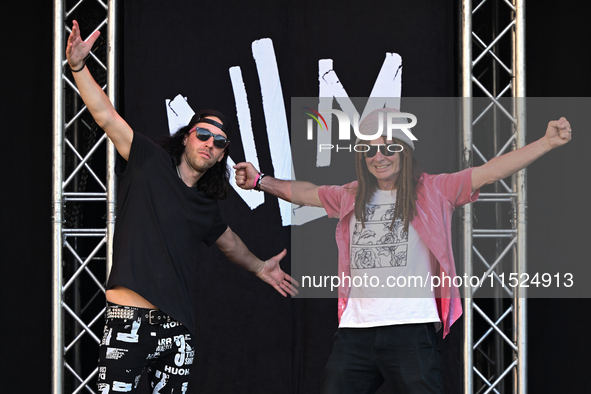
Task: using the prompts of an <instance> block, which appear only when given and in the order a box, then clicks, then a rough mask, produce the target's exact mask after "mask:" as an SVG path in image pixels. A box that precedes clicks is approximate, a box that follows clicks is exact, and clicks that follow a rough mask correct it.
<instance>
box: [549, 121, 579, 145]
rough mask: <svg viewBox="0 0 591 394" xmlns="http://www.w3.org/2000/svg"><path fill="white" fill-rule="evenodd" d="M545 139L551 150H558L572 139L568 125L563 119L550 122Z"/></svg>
mask: <svg viewBox="0 0 591 394" xmlns="http://www.w3.org/2000/svg"><path fill="white" fill-rule="evenodd" d="M545 137H546V140H547V141H548V143H549V144H550V146H551V147H552V148H558V147H559V146H562V145H564V144H566V143H567V142H569V141H570V140H571V139H572V138H573V134H572V129H571V128H570V123H569V122H568V120H566V118H564V117H562V118H560V119H559V120H552V121H550V122H549V123H548V128H547V129H546V135H545Z"/></svg>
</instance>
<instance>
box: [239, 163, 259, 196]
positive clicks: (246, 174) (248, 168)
mask: <svg viewBox="0 0 591 394" xmlns="http://www.w3.org/2000/svg"><path fill="white" fill-rule="evenodd" d="M234 169H235V170H236V184H237V185H238V186H239V187H240V188H242V189H244V190H251V189H254V186H255V184H254V182H255V179H256V177H257V175H258V174H259V172H258V171H257V170H256V168H254V166H253V165H252V163H247V162H243V163H238V164H236V165H235V166H234Z"/></svg>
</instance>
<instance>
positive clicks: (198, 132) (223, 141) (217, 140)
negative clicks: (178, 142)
mask: <svg viewBox="0 0 591 394" xmlns="http://www.w3.org/2000/svg"><path fill="white" fill-rule="evenodd" d="M193 131H194V132H195V137H197V139H198V140H199V141H203V142H205V141H209V139H210V138H211V137H213V145H214V146H215V147H216V148H219V149H225V148H226V147H227V146H228V145H229V144H230V140H229V139H227V138H226V137H224V136H223V135H219V134H214V133H212V132H211V131H209V130H207V129H204V128H203V127H195V128H194V129H193V130H191V131H189V134H191V133H192V132H193Z"/></svg>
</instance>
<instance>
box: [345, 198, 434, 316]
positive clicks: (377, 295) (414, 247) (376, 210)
mask: <svg viewBox="0 0 591 394" xmlns="http://www.w3.org/2000/svg"><path fill="white" fill-rule="evenodd" d="M395 202H396V191H389V190H377V191H376V192H375V193H374V195H373V197H372V200H371V201H370V203H369V204H367V206H366V210H367V211H366V223H365V228H362V226H361V222H360V221H358V220H357V218H356V217H355V215H352V216H351V222H350V229H351V234H350V236H351V249H350V256H351V293H350V295H349V300H348V302H347V308H346V309H345V312H344V313H343V316H342V317H341V322H340V325H339V327H341V328H343V327H377V326H387V325H393V324H410V323H428V322H439V315H438V313H437V305H436V303H435V296H434V294H433V291H432V290H431V287H430V285H431V275H433V273H434V268H435V267H436V266H437V261H436V260H435V258H434V257H433V256H432V254H431V252H430V251H429V248H428V247H427V245H425V243H424V242H423V240H422V239H421V237H420V236H419V235H418V234H417V232H416V231H415V229H414V227H413V226H412V225H409V229H408V233H405V232H404V225H403V223H402V222H401V221H400V220H396V222H395V223H394V226H392V218H393V217H394V207H395ZM391 227H392V228H391Z"/></svg>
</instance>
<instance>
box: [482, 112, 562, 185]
mask: <svg viewBox="0 0 591 394" xmlns="http://www.w3.org/2000/svg"><path fill="white" fill-rule="evenodd" d="M571 139H572V132H571V128H570V123H569V122H568V120H566V119H565V118H560V119H559V120H553V121H550V123H548V128H547V129H546V134H545V135H544V136H543V137H542V138H540V139H539V140H537V141H535V142H532V143H531V144H529V145H527V146H524V147H523V148H521V149H517V150H514V151H512V152H509V153H506V154H504V155H502V156H499V157H495V158H494V159H492V160H490V161H489V162H488V163H486V164H483V165H481V166H480V167H475V168H474V169H473V170H472V191H474V190H477V189H480V188H481V187H482V186H484V185H488V184H491V183H493V182H496V181H498V180H500V179H505V178H507V177H508V176H510V175H513V174H515V173H516V172H517V171H519V170H521V169H523V168H525V167H527V166H528V165H530V164H531V163H533V162H534V161H536V160H537V159H539V158H540V157H542V156H543V155H544V154H546V153H548V152H549V151H551V150H552V149H555V148H558V147H560V146H562V145H564V144H566V143H567V142H569V141H570V140H571Z"/></svg>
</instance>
